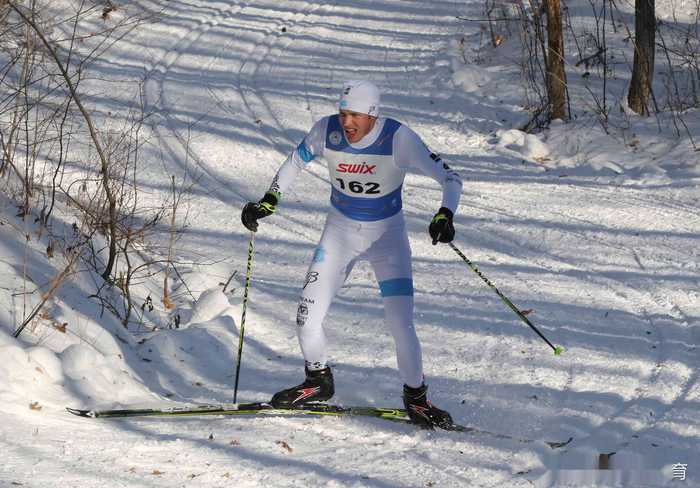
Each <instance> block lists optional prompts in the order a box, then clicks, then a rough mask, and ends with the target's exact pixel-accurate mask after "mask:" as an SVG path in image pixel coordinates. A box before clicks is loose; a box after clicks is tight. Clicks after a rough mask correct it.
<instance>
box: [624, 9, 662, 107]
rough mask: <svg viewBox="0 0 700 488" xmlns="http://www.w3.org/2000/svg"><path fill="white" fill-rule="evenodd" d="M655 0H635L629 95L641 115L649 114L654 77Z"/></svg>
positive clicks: (630, 104) (630, 102)
mask: <svg viewBox="0 0 700 488" xmlns="http://www.w3.org/2000/svg"><path fill="white" fill-rule="evenodd" d="M654 2H655V0H635V2H634V37H635V40H634V65H633V67H632V81H631V83H630V90H629V93H628V95H627V103H628V104H629V107H630V108H631V109H632V110H634V111H635V112H636V113H638V114H640V115H649V107H648V105H649V97H650V96H651V83H652V81H653V78H654V51H655V46H654V44H655V42H656V16H655V14H654V10H655V6H654Z"/></svg>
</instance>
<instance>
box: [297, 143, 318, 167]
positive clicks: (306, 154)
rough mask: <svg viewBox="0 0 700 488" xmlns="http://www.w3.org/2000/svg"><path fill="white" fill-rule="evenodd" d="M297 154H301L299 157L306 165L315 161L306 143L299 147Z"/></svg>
mask: <svg viewBox="0 0 700 488" xmlns="http://www.w3.org/2000/svg"><path fill="white" fill-rule="evenodd" d="M297 152H298V153H299V156H300V157H301V159H303V160H304V162H305V163H309V162H311V161H313V159H314V157H315V156H314V155H313V154H312V153H311V151H309V148H308V147H306V144H305V141H301V144H299V145H298V146H297Z"/></svg>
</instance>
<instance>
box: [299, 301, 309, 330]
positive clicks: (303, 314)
mask: <svg viewBox="0 0 700 488" xmlns="http://www.w3.org/2000/svg"><path fill="white" fill-rule="evenodd" d="M308 318H309V307H308V306H307V305H306V304H305V303H300V304H299V308H298V309H297V327H304V325H306V319H308Z"/></svg>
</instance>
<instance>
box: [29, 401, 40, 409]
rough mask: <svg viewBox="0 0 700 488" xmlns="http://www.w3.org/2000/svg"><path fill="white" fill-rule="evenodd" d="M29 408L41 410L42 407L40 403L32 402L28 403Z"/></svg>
mask: <svg viewBox="0 0 700 488" xmlns="http://www.w3.org/2000/svg"><path fill="white" fill-rule="evenodd" d="M29 408H30V409H32V410H36V411H39V410H41V408H42V407H41V405H39V402H32V403H30V404H29Z"/></svg>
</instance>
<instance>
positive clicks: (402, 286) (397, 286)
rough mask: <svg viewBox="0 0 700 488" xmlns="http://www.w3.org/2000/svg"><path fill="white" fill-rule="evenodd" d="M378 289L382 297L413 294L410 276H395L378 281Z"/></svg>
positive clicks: (409, 295) (410, 295)
mask: <svg viewBox="0 0 700 488" xmlns="http://www.w3.org/2000/svg"><path fill="white" fill-rule="evenodd" d="M379 291H381V293H382V296H383V297H400V296H408V297H412V296H413V280H412V279H411V278H396V279H393V280H386V281H380V282H379Z"/></svg>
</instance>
